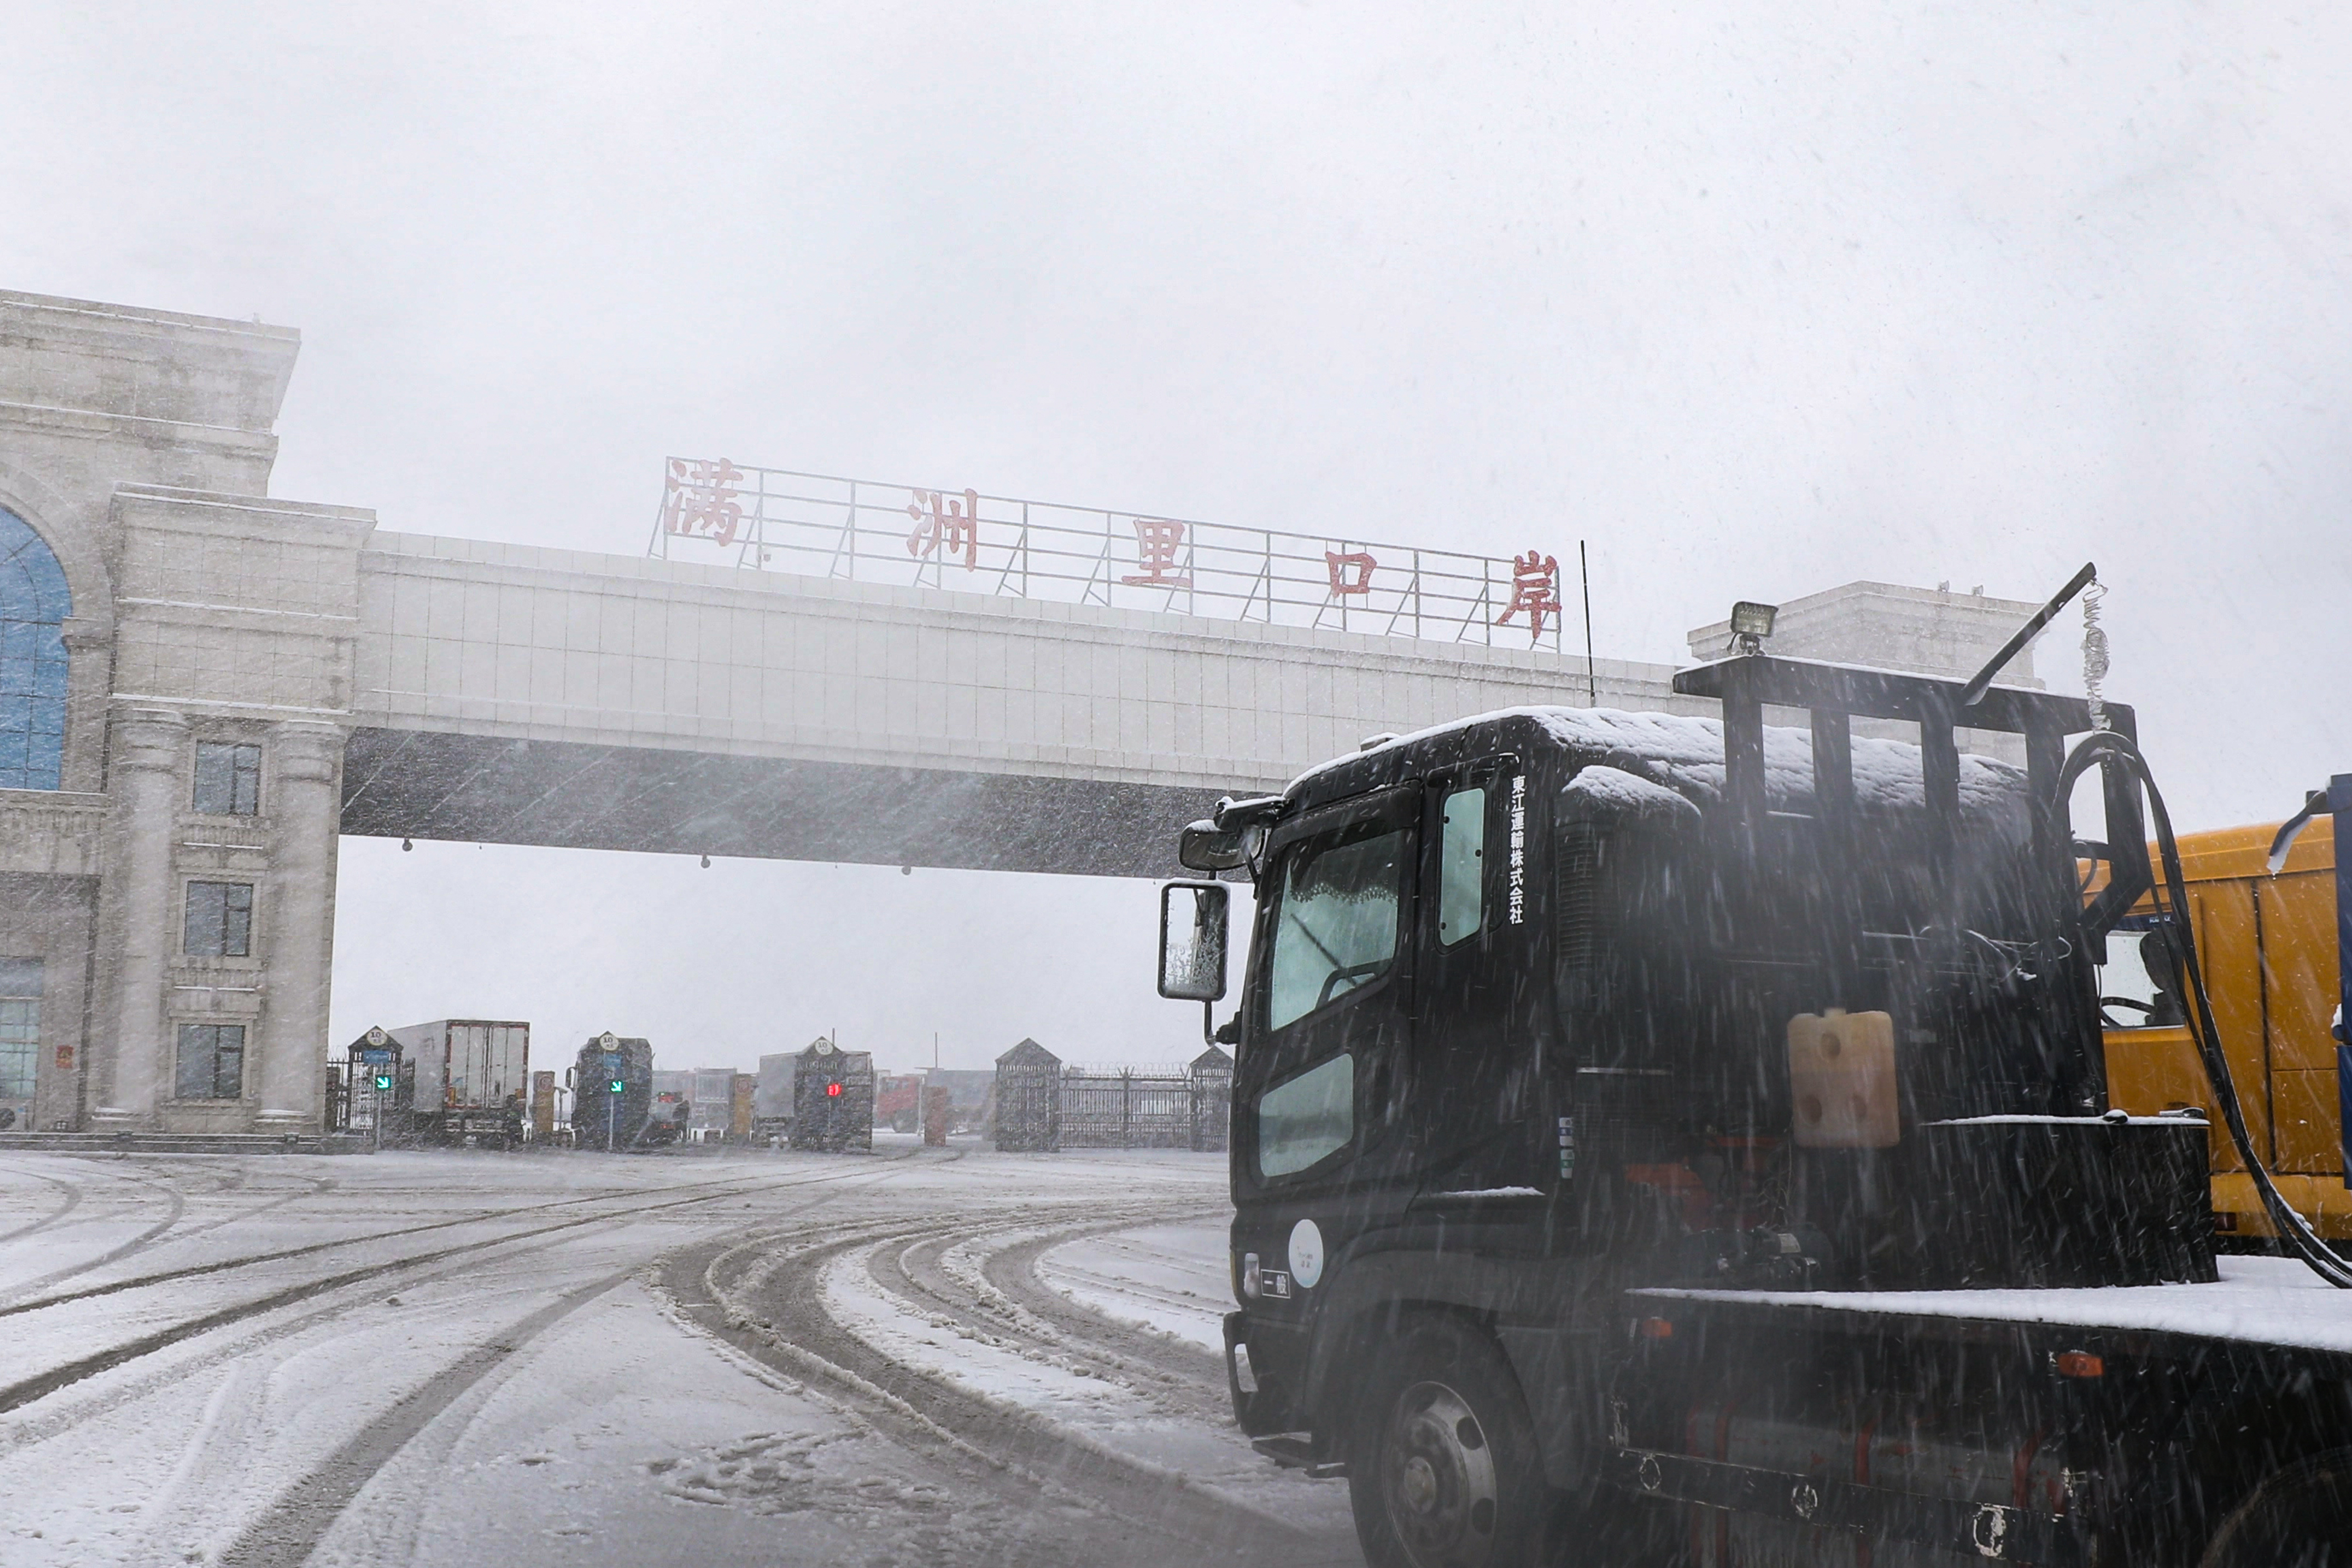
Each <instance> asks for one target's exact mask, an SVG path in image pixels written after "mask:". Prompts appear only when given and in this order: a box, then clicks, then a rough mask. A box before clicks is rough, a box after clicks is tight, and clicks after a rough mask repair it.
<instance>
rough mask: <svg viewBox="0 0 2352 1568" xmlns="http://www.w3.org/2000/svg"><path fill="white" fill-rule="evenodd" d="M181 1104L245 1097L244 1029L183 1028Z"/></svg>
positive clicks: (222, 1026)
mask: <svg viewBox="0 0 2352 1568" xmlns="http://www.w3.org/2000/svg"><path fill="white" fill-rule="evenodd" d="M177 1081H178V1089H179V1096H180V1098H181V1099H182V1100H238V1099H242V1098H243V1097H244V1094H245V1026H244V1025H243V1024H183V1025H181V1026H180V1070H179V1075H178V1080H177Z"/></svg>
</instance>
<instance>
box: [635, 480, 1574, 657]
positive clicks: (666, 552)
mask: <svg viewBox="0 0 2352 1568" xmlns="http://www.w3.org/2000/svg"><path fill="white" fill-rule="evenodd" d="M674 552H675V553H674ZM647 553H648V554H651V555H654V556H657V557H660V558H662V559H666V560H667V559H703V560H709V559H713V558H714V556H715V558H717V559H719V560H725V561H729V562H730V563H732V564H734V565H737V566H741V567H750V568H757V569H763V570H768V571H777V572H793V573H802V574H809V575H813V576H819V577H839V578H846V579H849V580H851V581H856V582H877V583H889V584H898V585H902V586H909V587H927V588H955V589H963V590H968V591H975V592H979V593H985V594H996V595H1007V596H1011V597H1015V598H1024V599H1048V600H1055V601H1059V602H1062V603H1066V604H1092V605H1105V606H1108V607H1115V608H1123V609H1141V610H1158V611H1163V612H1171V613H1174V614H1178V615H1188V616H1212V617H1217V618H1222V619H1227V620H1241V621H1264V622H1266V623H1268V624H1272V625H1279V626H1304V627H1310V628H1323V629H1328V630H1335V631H1350V632H1372V633H1377V634H1380V635H1382V636H1388V637H1425V638H1434V639H1438V640H1442V641H1447V642H1456V643H1460V642H1469V643H1479V644H1484V645H1488V646H1492V645H1495V644H1496V643H1503V644H1506V645H1517V639H1518V638H1519V637H1522V636H1524V637H1527V639H1528V644H1527V646H1529V647H1540V648H1547V649H1549V650H1550V651H1552V652H1555V653H1557V652H1559V651H1560V648H1561V643H1560V629H1561V620H1562V608H1561V598H1560V578H1559V563H1558V560H1557V559H1556V558H1555V557H1553V556H1551V555H1549V554H1546V553H1544V552H1541V551H1539V550H1530V551H1529V552H1527V553H1526V554H1524V555H1520V556H1517V557H1509V556H1486V555H1465V554H1463V553H1461V552H1456V551H1451V550H1427V549H1422V548H1419V547H1417V546H1412V545H1402V544H1386V543H1380V542H1373V541H1368V540H1363V539H1355V538H1338V537H1331V536H1328V535H1320V534H1307V533H1286V532H1283V531H1279V530H1276V529H1266V528H1237V527H1233V526H1230V525H1227V524H1224V523H1213V522H1196V521H1191V520H1189V519H1181V518H1171V517H1159V516H1153V515H1150V514H1148V513H1143V512H1131V511H1118V510H1110V509H1106V508H1100V507H1079V506H1065V505H1061V504H1058V503H1055V502H1050V501H1034V500H1021V499H1019V498H1017V497H1012V496H991V495H982V494H980V493H978V492H977V491H974V490H971V489H965V490H961V491H954V490H937V489H924V488H922V487H920V486H912V485H898V484H880V483H876V482H874V481H872V480H866V479H842V478H838V477H836V476H833V475H828V474H806V473H798V472H794V471H793V470H790V469H785V468H751V467H746V466H742V465H739V464H736V463H732V462H730V461H728V460H727V459H725V458H719V459H716V460H709V459H702V458H670V459H669V460H668V465H667V478H666V481H665V483H664V486H663V489H662V503H661V510H660V511H659V513H658V514H657V515H656V519H655V521H654V533H653V542H652V544H651V546H650V547H649V549H648V551H647Z"/></svg>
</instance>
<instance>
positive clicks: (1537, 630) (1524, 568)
mask: <svg viewBox="0 0 2352 1568" xmlns="http://www.w3.org/2000/svg"><path fill="white" fill-rule="evenodd" d="M1521 610H1525V611H1526V612H1527V613H1528V634H1529V635H1528V641H1529V642H1530V643H1535V642H1540V641H1542V640H1543V628H1544V617H1545V616H1556V615H1558V614H1559V562H1558V561H1556V560H1554V559H1552V557H1550V556H1549V555H1543V554H1538V552H1535V551H1532V550H1530V551H1528V552H1527V553H1526V554H1525V555H1522V556H1519V557H1517V559H1515V560H1514V561H1513V562H1512V563H1511V602H1510V605H1509V606H1508V607H1507V608H1506V609H1505V610H1504V611H1503V613H1502V614H1501V615H1499V616H1496V617H1495V624H1496V626H1503V625H1506V624H1507V623H1508V622H1509V620H1510V618H1511V617H1512V616H1516V615H1517V614H1518V613H1519V612H1520V611H1521Z"/></svg>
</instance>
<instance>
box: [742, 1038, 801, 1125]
mask: <svg viewBox="0 0 2352 1568" xmlns="http://www.w3.org/2000/svg"><path fill="white" fill-rule="evenodd" d="M800 1059H801V1056H800V1053H799V1052H798V1051H787V1052H782V1053H780V1054H778V1055H775V1056H766V1057H761V1058H760V1079H759V1082H758V1084H757V1085H756V1086H755V1087H754V1088H753V1089H752V1090H751V1138H752V1141H753V1142H760V1143H765V1142H769V1141H770V1140H772V1139H781V1138H789V1137H791V1136H792V1135H793V1078H794V1075H795V1074H796V1073H797V1071H798V1069H799V1067H800Z"/></svg>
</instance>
